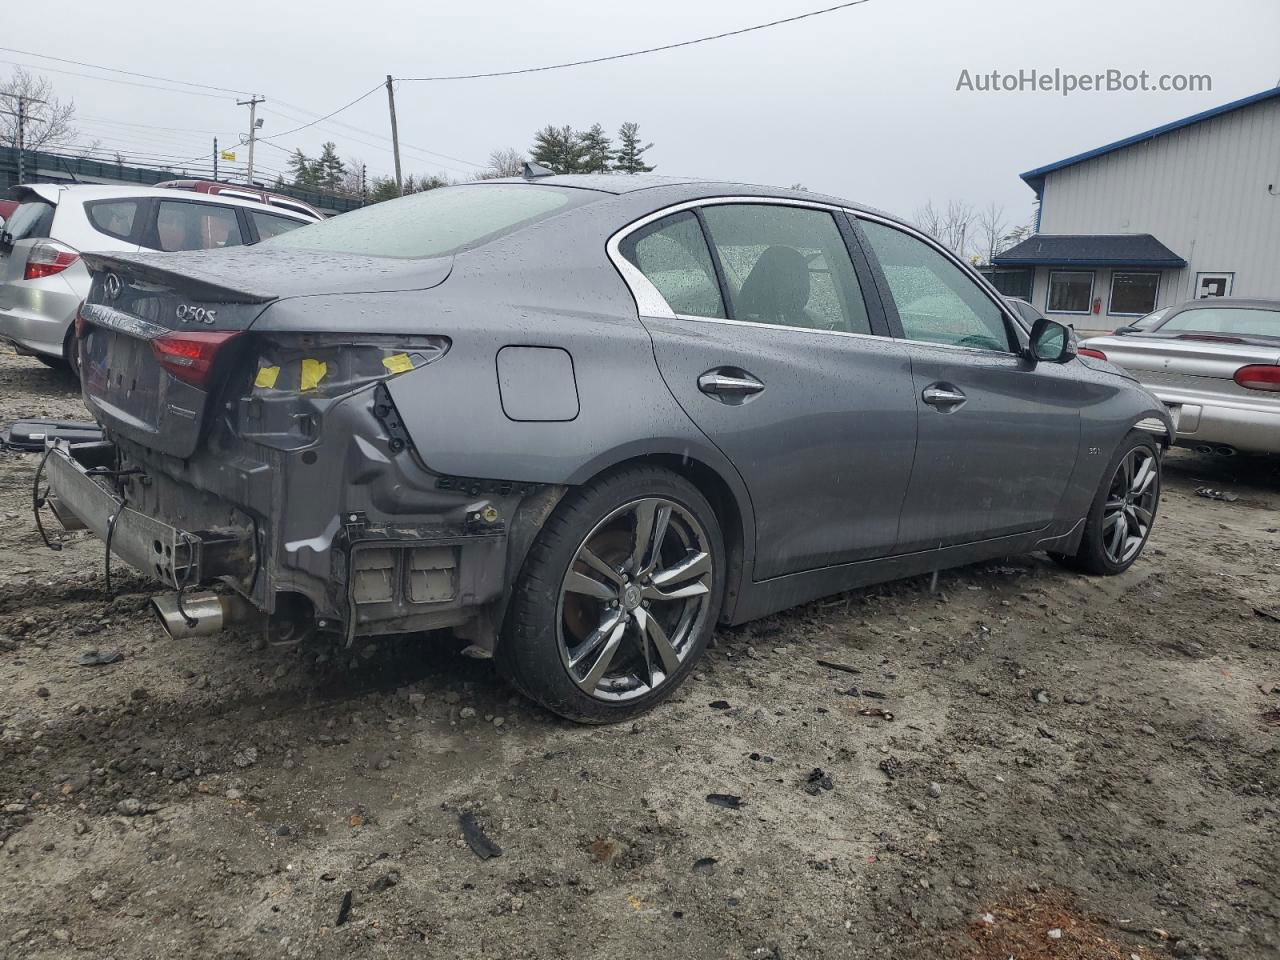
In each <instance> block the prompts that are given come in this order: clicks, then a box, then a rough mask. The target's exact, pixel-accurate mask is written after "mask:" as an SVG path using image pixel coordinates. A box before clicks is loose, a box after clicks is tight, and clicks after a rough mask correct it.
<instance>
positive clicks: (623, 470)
mask: <svg viewBox="0 0 1280 960" xmlns="http://www.w3.org/2000/svg"><path fill="white" fill-rule="evenodd" d="M85 259H86V261H87V262H88V264H89V266H90V268H91V270H92V272H93V287H92V291H91V294H90V296H89V300H88V303H87V305H86V306H85V307H84V309H83V311H82V314H81V317H80V320H79V330H80V340H79V343H80V355H81V358H82V366H83V371H84V376H83V383H84V396H85V401H86V403H87V404H88V405H89V408H90V409H91V410H92V411H93V413H94V414H95V416H97V417H98V419H99V420H100V422H101V423H102V424H103V426H104V428H105V432H106V438H107V439H106V440H105V441H104V442H102V443H100V444H91V445H85V446H76V447H69V446H66V445H56V446H52V447H50V448H49V450H48V453H47V455H46V458H45V461H46V462H45V465H44V469H45V471H46V472H47V474H48V480H49V482H50V484H51V487H52V490H51V494H50V498H49V499H50V501H51V502H52V505H53V507H54V509H55V512H56V513H57V514H58V516H59V517H61V518H62V519H63V520H64V521H65V522H66V523H67V524H69V525H71V526H77V525H83V526H87V527H88V528H89V529H91V530H92V531H94V532H95V533H97V534H98V535H99V536H100V537H102V538H103V539H104V540H107V541H108V543H109V546H108V551H109V552H108V562H109V560H110V554H111V553H114V554H116V555H118V556H120V557H122V558H124V559H125V560H127V561H128V562H129V563H131V564H133V565H134V566H135V567H137V568H138V569H139V570H142V571H145V572H147V573H149V574H151V575H152V576H154V577H155V578H157V579H158V580H160V581H162V582H165V583H167V584H169V586H170V592H169V593H168V594H166V595H163V596H160V597H158V598H157V600H156V609H157V611H158V612H159V614H160V616H161V619H162V621H163V622H164V623H165V625H166V627H167V628H168V629H169V630H170V632H172V633H173V634H174V635H178V636H185V635H189V634H193V633H205V632H210V631H213V630H217V629H220V628H221V627H222V626H224V625H226V624H230V623H235V622H259V623H263V624H264V625H265V626H266V628H267V629H269V630H271V631H272V632H274V633H275V634H276V636H277V638H278V639H281V640H285V639H305V638H308V637H310V636H311V635H313V634H319V635H320V636H322V637H327V638H329V639H330V640H331V641H333V642H336V643H339V644H343V645H346V644H350V643H352V642H353V641H354V640H355V639H356V638H358V637H363V636H367V635H372V634H389V633H410V632H420V631H428V630H437V629H442V628H450V629H452V630H453V631H454V633H455V634H456V635H458V636H460V637H462V638H463V639H464V640H466V641H468V642H469V643H470V644H471V647H472V650H473V652H478V653H481V654H489V655H493V656H494V657H496V659H497V662H498V666H499V667H500V669H501V670H502V671H503V672H504V674H505V675H506V676H507V677H508V678H509V679H510V680H511V681H512V682H513V683H514V684H515V685H516V686H517V687H518V688H519V689H521V690H523V691H525V692H526V693H527V694H528V695H530V696H531V697H533V698H535V699H536V700H538V701H539V702H541V703H543V704H544V705H546V706H547V707H548V708H550V709H551V710H554V711H556V712H558V713H560V714H562V715H564V716H567V717H571V718H574V719H577V720H582V721H588V722H608V721H615V720H621V719H623V718H626V717H629V716H633V715H635V714H636V713H638V712H640V711H642V710H645V709H647V708H649V707H650V706H652V705H653V704H654V703H655V702H657V701H658V700H660V699H662V698H663V697H664V696H666V695H667V694H668V693H669V692H670V691H671V690H672V689H673V688H674V687H675V686H676V685H678V684H679V683H680V682H681V681H682V680H683V679H684V678H685V677H686V676H687V675H688V674H689V672H690V670H691V669H693V665H694V664H695V663H696V662H697V661H698V659H699V658H700V657H701V656H702V653H703V651H704V649H705V647H706V645H707V642H708V639H709V638H710V635H711V632H712V630H713V629H714V628H715V625H716V624H717V623H722V624H737V623H742V622H744V621H748V620H752V619H754V618H758V617H762V616H765V615H767V614H770V613H773V612H775V611H778V610H781V609H783V608H786V607H790V606H794V605H796V604H800V603H805V602H807V601H809V600H813V599H815V598H817V597H822V596H825V595H828V594H832V593H836V592H839V591H843V590H848V589H850V588H854V587H859V586H862V585H865V584H869V583H875V582H877V581H884V580H889V579H893V578H897V577H905V576H911V575H917V574H922V573H928V572H930V571H935V570H938V569H941V568H946V567H952V566H956V565H959V564H967V563H972V562H975V561H979V560H984V559H988V558H992V557H999V556H1005V555H1009V554H1017V553H1023V552H1029V551H1037V550H1040V551H1048V552H1049V554H1050V555H1051V556H1053V557H1054V558H1056V559H1058V560H1060V561H1061V562H1063V563H1065V564H1067V565H1069V566H1072V567H1074V568H1077V569H1082V570H1086V571H1090V572H1094V573H1102V574H1113V573H1118V572H1120V571H1122V570H1124V569H1126V568H1127V567H1128V566H1129V565H1130V564H1132V563H1133V562H1134V561H1135V560H1136V559H1137V557H1138V556H1139V554H1140V553H1141V551H1142V549H1143V546H1144V544H1145V543H1146V541H1147V538H1148V536H1149V534H1150V532H1151V528H1152V523H1153V521H1154V517H1155V513H1156V507H1157V503H1158V499H1159V493H1160V456H1161V452H1162V450H1163V448H1164V446H1165V445H1166V444H1167V443H1168V442H1169V441H1170V440H1171V439H1172V427H1171V423H1170V420H1169V417H1168V414H1167V413H1166V411H1165V408H1164V405H1163V404H1161V403H1160V402H1159V401H1158V400H1157V399H1155V398H1154V397H1153V396H1152V395H1151V394H1150V393H1148V392H1147V391H1146V390H1145V389H1143V388H1142V387H1141V386H1139V385H1138V384H1137V383H1136V382H1134V381H1133V380H1132V379H1131V378H1130V377H1128V376H1126V375H1124V374H1123V373H1122V372H1120V371H1117V370H1116V369H1115V368H1114V367H1112V366H1111V365H1109V364H1106V363H1103V362H1099V361H1095V360H1089V359H1082V358H1079V357H1077V355H1076V349H1075V342H1074V338H1073V336H1072V335H1071V332H1070V331H1069V330H1068V329H1067V328H1066V327H1064V326H1062V325H1060V324H1058V323H1055V322H1053V321H1050V320H1045V319H1040V320H1039V321H1037V322H1036V323H1035V324H1034V326H1033V327H1031V328H1027V327H1026V326H1024V325H1023V324H1022V323H1021V322H1020V321H1019V319H1018V317H1017V316H1016V315H1015V314H1014V313H1013V311H1011V309H1010V308H1009V305H1008V304H1007V303H1006V302H1005V301H1004V300H1003V299H1002V298H1001V297H1000V296H999V294H997V293H996V292H995V291H994V290H993V289H992V288H991V287H990V286H989V285H988V284H987V283H986V282H985V281H984V280H982V278H981V277H979V276H978V275H977V274H976V273H974V271H973V270H972V269H970V267H969V266H968V265H966V264H965V263H964V262H963V261H962V260H960V259H958V258H957V257H955V256H954V255H953V254H952V253H951V252H950V251H948V250H947V249H945V248H944V247H942V246H941V245H939V244H938V243H936V242H935V241H934V240H932V239H931V238H929V237H927V236H925V235H923V234H921V233H920V232H919V231H917V230H915V229H913V228H912V227H910V226H908V225H906V224H904V223H902V222H900V221H898V220H895V219H893V218H891V217H887V216H885V215H884V214H881V213H877V212H875V211H873V210H870V209H867V208H865V207H861V206H859V205H857V204H853V203H850V202H848V201H844V200H840V199H838V198H835V197H823V196H818V195H815V194H812V193H807V192H803V193H802V192H795V191H788V190H773V189H769V188H762V187H755V186H744V185H741V184H727V183H714V182H698V181H688V180H679V179H671V178H661V177H653V176H621V175H613V176H544V175H541V172H540V171H537V170H532V169H531V170H529V171H528V172H527V174H526V176H525V177H524V178H517V179H513V180H505V181H488V182H482V183H473V184H466V185H461V186H457V187H450V188H446V189H440V190H433V191H430V192H427V193H420V194H416V195H413V196H410V197H405V198H403V199H399V200H395V201H391V202H387V203H382V204H378V205H376V206H372V207H367V208H365V209H362V210H358V211H356V212H353V213H350V214H346V215H344V216H341V217H337V218H335V219H333V220H330V221H328V222H325V223H321V224H316V225H314V226H309V227H304V228H302V229H300V230H297V231H294V232H293V233H290V234H287V235H285V236H281V237H278V238H275V239H273V240H269V241H266V242H264V243H262V244H260V245H259V246H257V247H255V248H252V249H244V250H238V251H216V252H203V253H191V254H173V255H159V254H134V255H100V256H93V255H90V256H86V258H85ZM38 479H39V478H38ZM212 584H220V585H222V587H223V589H222V591H221V592H217V593H215V592H211V591H209V590H207V589H205V588H206V587H208V586H209V585H212Z"/></svg>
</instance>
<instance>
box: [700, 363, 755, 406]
mask: <svg viewBox="0 0 1280 960" xmlns="http://www.w3.org/2000/svg"><path fill="white" fill-rule="evenodd" d="M698 389H699V390H701V391H702V392H703V393H705V394H707V395H708V396H712V397H715V398H716V399H717V400H719V401H721V402H722V403H742V402H743V401H744V400H746V399H748V398H749V397H753V396H755V395H756V394H757V393H759V392H760V391H762V390H763V389H764V384H763V383H761V382H760V381H759V380H757V379H756V378H755V377H753V376H752V375H751V374H749V373H747V371H745V370H740V369H739V368H737V367H716V368H715V369H714V370H708V371H707V372H706V373H704V374H702V376H700V377H698Z"/></svg>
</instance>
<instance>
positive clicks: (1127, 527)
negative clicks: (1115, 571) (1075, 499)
mask: <svg viewBox="0 0 1280 960" xmlns="http://www.w3.org/2000/svg"><path fill="white" fill-rule="evenodd" d="M1159 475H1160V466H1159V463H1158V462H1157V460H1156V456H1155V454H1154V453H1153V452H1152V451H1151V450H1149V449H1147V448H1146V447H1134V448H1133V449H1132V450H1130V451H1129V452H1128V453H1127V454H1125V457H1124V459H1123V460H1121V461H1120V464H1119V466H1117V467H1116V472H1115V476H1113V477H1112V478H1111V486H1110V488H1109V489H1108V490H1107V500H1106V503H1105V504H1104V505H1103V508H1102V549H1103V551H1104V552H1105V553H1106V555H1107V559H1108V560H1110V561H1111V562H1112V563H1114V564H1117V565H1123V564H1126V563H1128V562H1129V561H1131V560H1132V559H1133V558H1134V557H1136V556H1137V555H1138V551H1139V550H1141V549H1142V545H1143V544H1144V543H1146V542H1147V536H1148V535H1149V534H1150V533H1151V523H1152V521H1153V520H1154V519H1155V510H1156V495H1157V493H1158V492H1159V482H1158V478H1159Z"/></svg>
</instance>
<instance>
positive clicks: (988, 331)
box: [861, 220, 1012, 352]
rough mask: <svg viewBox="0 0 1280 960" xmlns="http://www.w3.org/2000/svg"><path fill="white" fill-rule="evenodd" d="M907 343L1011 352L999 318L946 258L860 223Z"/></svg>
mask: <svg viewBox="0 0 1280 960" xmlns="http://www.w3.org/2000/svg"><path fill="white" fill-rule="evenodd" d="M861 224H862V229H863V232H864V233H865V234H866V237H867V240H868V242H869V243H870V244H871V249H872V251H873V252H874V253H875V255H876V259H878V260H879V261H880V269H881V270H882V271H883V272H884V276H885V279H886V280H887V281H888V282H889V291H890V293H892V295H893V302H894V304H895V305H896V306H897V308H898V318H899V320H900V321H901V323H902V332H903V335H904V336H905V337H906V339H908V340H919V341H922V342H924V343H941V344H945V345H948V346H956V347H973V348H976V349H981V350H1000V351H1004V352H1012V348H1011V346H1010V343H1009V331H1008V328H1007V327H1006V326H1005V322H1004V313H1003V312H1002V311H1001V310H1000V308H999V307H998V306H996V304H995V302H994V301H993V300H992V299H991V298H990V297H988V296H987V295H986V294H985V293H984V292H983V291H982V288H981V287H979V286H978V284H977V283H975V282H974V281H973V279H972V278H970V277H969V276H968V274H966V273H965V272H964V271H963V270H961V269H960V268H959V267H958V266H956V265H955V264H954V263H953V262H952V261H951V260H950V259H949V258H947V257H945V256H943V255H942V254H941V253H939V252H938V251H937V250H935V249H934V248H933V247H931V246H929V245H928V244H926V243H924V242H923V241H922V240H918V239H916V238H915V237H913V236H911V235H910V234H908V233H906V232H904V231H902V230H897V229H895V228H893V227H887V226H885V225H884V224H881V223H876V222H874V221H871V220H863V221H861Z"/></svg>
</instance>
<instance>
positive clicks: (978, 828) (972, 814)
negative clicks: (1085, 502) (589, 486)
mask: <svg viewBox="0 0 1280 960" xmlns="http://www.w3.org/2000/svg"><path fill="white" fill-rule="evenodd" d="M35 414H41V415H54V416H64V417H66V416H76V415H80V416H83V408H82V407H81V406H80V402H79V398H78V396H77V394H76V392H75V385H74V384H73V383H72V381H71V380H70V379H69V378H68V377H67V376H66V375H60V374H57V373H55V372H53V371H50V370H47V369H45V368H44V367H43V366H40V365H39V364H37V363H36V362H34V361H31V360H27V359H23V358H18V357H15V356H13V355H12V354H10V353H7V352H6V353H4V354H3V355H0V422H7V421H9V420H11V419H13V418H14V417H15V416H18V415H35ZM34 467H35V459H34V458H33V457H31V456H29V455H19V454H11V453H4V454H0V516H2V517H3V520H4V523H3V525H2V526H0V557H3V561H4V562H3V564H0V864H2V865H3V869H2V870H0V957H24V958H25V957H57V958H62V957H87V958H107V957H111V958H132V957H163V958H166V960H169V958H175V957H189V956H200V957H245V958H249V957H253V958H257V957H334V958H337V957H343V958H346V957H370V958H389V957H449V958H471V957H537V958H550V957H564V958H575V960H576V958H594V957H627V958H631V957H636V956H638V955H640V954H641V953H642V952H657V953H659V954H661V955H666V956H680V957H716V958H720V957H724V958H782V957H787V958H816V957H829V958H834V957H841V958H843V957H868V958H870V957H875V958H886V957H892V958H908V960H909V958H960V957H975V958H991V960H1006V958H1009V957H1018V958H1023V960H1025V958H1050V957H1052V958H1118V960H1131V958H1133V957H1138V958H1141V960H1154V958H1157V957H1163V956H1170V955H1172V956H1192V957H1195V956H1202V957H1208V958H1232V960H1236V958H1252V957H1259V958H1261V957H1276V956H1277V955H1280V871H1278V870H1277V866H1278V865H1280V843H1278V842H1277V841H1278V839H1280V692H1277V691H1276V690H1272V685H1273V684H1275V685H1280V619H1277V618H1280V589H1278V588H1280V536H1277V533H1278V532H1280V530H1278V527H1280V512H1278V511H1277V507H1280V469H1278V467H1277V464H1276V463H1275V462H1266V461H1244V460H1240V459H1236V460H1229V461H1228V460H1218V461H1213V460H1208V459H1204V458H1200V457H1197V456H1194V455H1191V454H1187V453H1182V452H1175V453H1174V454H1173V455H1172V456H1171V457H1170V460H1169V463H1168V467H1167V473H1166V478H1167V479H1166V483H1167V486H1166V491H1165V497H1164V502H1163V505H1162V508H1163V509H1162V516H1161V518H1160V520H1159V522H1158V524H1157V527H1156V530H1155V534H1154V537H1153V540H1152V542H1151V545H1150V547H1149V548H1148V551H1147V554H1146V556H1145V557H1144V559H1143V560H1141V561H1140V562H1139V563H1138V564H1137V565H1136V566H1135V567H1134V568H1133V569H1132V570H1130V571H1129V572H1128V573H1126V574H1124V575H1123V576H1120V577H1115V578H1111V579H1105V580H1103V579H1092V578H1087V577H1082V576H1077V575H1074V574H1071V573H1068V572H1065V571H1063V570H1061V569H1058V568H1057V567H1055V566H1054V565H1052V564H1051V563H1049V562H1048V561H1047V560H1046V559H1044V558H1043V557H1018V558H1010V559H1009V560H1007V561H1004V562H1001V563H993V564H985V565H982V566H978V567H970V568H965V569H961V570H954V571H948V572H944V573H942V574H940V575H939V576H938V578H937V581H936V584H935V583H931V581H930V578H920V579H915V580H909V581H904V582H900V583H896V584H892V585H888V586H885V587H880V588H874V589H868V590H862V591H856V592H853V593H850V594H846V595H843V596H840V597H836V598H832V599H829V600H827V601H823V602H820V603H815V604H810V605H809V606H806V607H803V608H799V609H796V610H793V611H790V612H788V613H786V614H783V615H780V616H776V617H772V618H769V619H767V620H764V621H760V622H757V623H753V624H749V625H747V626H745V627H741V628H737V629H734V630H725V631H722V632H721V633H720V634H719V635H718V637H717V640H716V644H715V647H714V649H712V650H711V651H710V654H709V656H708V657H707V659H706V661H705V663H704V665H703V666H702V668H701V672H700V673H698V674H697V675H696V676H695V677H694V678H693V680H692V681H691V682H690V683H688V684H687V685H686V686H685V687H684V689H682V690H681V691H679V693H678V694H677V695H676V696H675V697H674V698H673V699H672V700H670V701H669V702H668V703H667V704H665V705H663V706H662V707H660V708H659V709H657V710H656V711H654V712H653V713H652V714H650V715H649V716H647V717H645V718H644V719H642V720H641V721H640V722H639V723H636V724H634V725H632V724H625V725H622V726H614V727H606V728H583V727H576V726H572V725H570V724H567V723H564V722H562V721H559V720H557V719H555V718H554V717H552V716H550V715H548V714H546V713H545V712H543V711H541V710H539V709H537V708H535V707H533V706H531V705H530V704H528V703H526V702H524V701H522V700H521V699H520V698H519V697H517V696H516V695H515V694H514V693H513V692H512V691H511V690H509V689H507V688H506V687H504V686H503V685H502V684H501V682H500V681H498V680H497V679H496V677H495V676H494V673H493V671H492V668H491V666H490V665H489V664H488V663H486V662H482V661H475V660H470V659H467V658H465V657H462V656H459V655H458V645H457V644H456V643H454V642H453V641H451V640H448V639H441V638H437V637H422V638H414V639H410V640H399V641H395V642H391V641H385V642H382V643H378V644H377V645H376V646H366V647H363V648H360V649H358V650H356V651H344V652H342V653H341V654H340V655H333V654H331V652H329V651H319V650H314V649H301V650H300V649H295V648H276V647H267V646H264V645H262V644H261V643H260V642H258V641H257V640H256V639H255V638H254V637H250V636H236V635H227V636H223V637H218V638H204V639H201V640H198V641H191V642H175V641H173V640H170V639H168V638H167V637H166V636H165V635H164V634H163V633H162V631H161V630H160V629H159V627H158V626H157V625H156V624H154V623H153V622H152V621H151V619H150V617H149V615H148V614H147V612H146V602H147V598H148V597H149V595H150V594H151V593H152V592H153V591H154V590H155V587H154V586H153V585H152V584H150V583H148V582H147V581H144V580H143V579H141V578H140V577H138V576H136V575H134V574H132V573H130V572H128V571H127V570H126V569H125V568H124V567H123V565H122V564H119V563H117V564H116V567H115V575H114V576H113V589H112V592H111V594H110V595H108V594H106V593H105V591H104V581H103V576H102V569H103V556H102V549H101V544H99V543H98V542H97V541H94V540H92V539H86V538H85V535H84V534H61V535H60V536H61V537H62V538H63V539H64V540H65V541H66V544H65V549H63V550H62V551H61V552H58V553H54V552H51V551H48V550H46V549H44V547H43V546H42V545H41V543H40V539H39V536H38V535H37V532H36V529H35V526H34V524H33V522H32V519H31V511H30V503H31V481H32V472H33V469H34ZM1204 485H1208V486H1210V487H1213V488H1215V489H1226V490H1230V491H1232V492H1234V493H1236V494H1238V496H1239V499H1237V500H1235V501H1234V502H1215V501H1210V500H1206V499H1204V498H1202V497H1198V496H1196V494H1195V489H1196V488H1197V487H1199V486H1204ZM1257 610H1262V611H1269V612H1270V613H1271V614H1272V615H1271V616H1268V615H1266V614H1262V613H1258V612H1256V611H1257ZM90 649H96V650H97V651H98V653H99V655H102V654H109V653H114V652H116V651H118V652H119V653H120V654H121V655H122V657H123V659H121V660H120V661H119V662H116V663H114V664H108V665H101V666H81V665H80V664H79V660H80V658H81V657H82V655H84V653H85V652H86V650H90ZM820 660H821V661H829V662H832V663H836V664H841V665H844V666H845V667H846V668H847V669H845V670H840V669H833V668H831V667H828V666H823V665H822V664H820V663H819V662H818V661H820ZM877 709H879V710H882V711H888V712H890V713H891V715H892V719H887V718H885V717H883V716H876V715H869V714H868V711H871V712H874V711H875V710H877ZM709 795H727V796H730V797H737V798H740V803H739V804H738V805H737V806H736V807H735V806H723V805H718V804H716V803H714V802H710V801H709V799H708V798H709ZM722 802H723V803H730V804H732V803H733V801H722ZM464 822H465V823H466V824H468V825H471V824H474V825H475V827H477V828H478V829H479V830H480V831H482V834H483V836H484V837H487V838H489V841H490V842H491V843H492V844H493V845H495V847H496V848H500V850H501V853H500V855H497V856H491V857H489V858H487V859H485V858H482V857H481V856H480V853H492V852H493V849H494V848H493V847H486V846H485V842H484V840H483V839H482V838H480V839H477V838H474V837H473V844H472V845H469V844H468V842H467V840H466V839H465V837H464V829H463V825H464ZM473 848H474V849H473ZM477 851H478V852H477Z"/></svg>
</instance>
